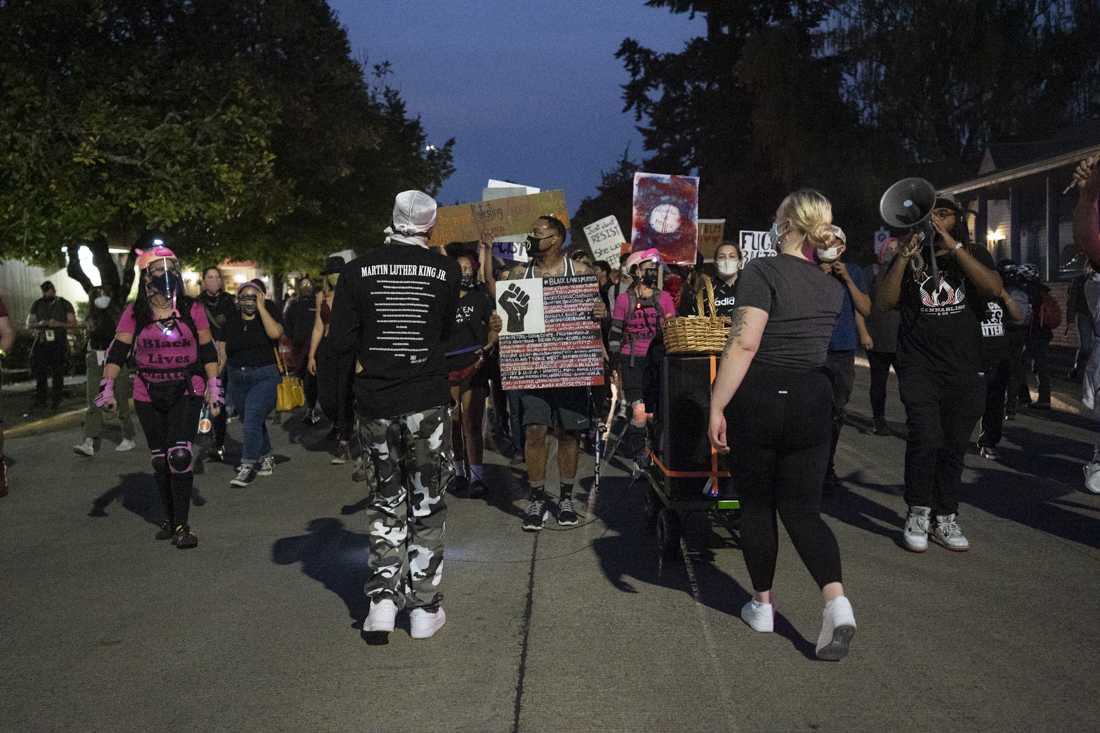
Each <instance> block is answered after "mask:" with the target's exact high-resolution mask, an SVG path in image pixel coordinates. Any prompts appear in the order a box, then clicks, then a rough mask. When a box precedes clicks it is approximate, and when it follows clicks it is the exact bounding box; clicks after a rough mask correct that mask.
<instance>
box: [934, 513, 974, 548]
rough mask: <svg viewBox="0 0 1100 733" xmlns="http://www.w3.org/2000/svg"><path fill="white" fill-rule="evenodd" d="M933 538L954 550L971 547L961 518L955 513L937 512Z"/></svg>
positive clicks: (937, 542) (938, 543)
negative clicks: (960, 521)
mask: <svg viewBox="0 0 1100 733" xmlns="http://www.w3.org/2000/svg"><path fill="white" fill-rule="evenodd" d="M932 540H933V541H934V542H935V543H936V544H937V545H943V546H944V547H946V548H947V549H949V550H953V551H954V552H966V551H967V550H969V549H970V540H968V539H966V535H964V534H963V531H962V527H960V526H959V520H958V518H957V517H956V515H954V514H937V515H936V524H935V526H934V527H932Z"/></svg>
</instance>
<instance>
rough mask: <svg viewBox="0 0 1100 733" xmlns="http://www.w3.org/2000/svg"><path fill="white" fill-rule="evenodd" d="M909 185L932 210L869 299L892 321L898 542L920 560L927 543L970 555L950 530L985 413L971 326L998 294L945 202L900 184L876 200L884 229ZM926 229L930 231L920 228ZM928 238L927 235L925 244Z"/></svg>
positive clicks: (917, 216) (958, 533)
mask: <svg viewBox="0 0 1100 733" xmlns="http://www.w3.org/2000/svg"><path fill="white" fill-rule="evenodd" d="M914 181H915V182H917V184H918V186H919V187H922V188H924V189H926V194H927V195H926V197H925V201H927V200H931V207H927V206H925V207H917V208H923V211H919V210H918V211H916V212H913V216H914V219H913V221H912V222H911V224H912V225H913V226H914V228H913V230H912V231H911V232H910V233H909V234H908V235H906V236H904V237H903V238H902V240H901V244H900V247H899V249H898V253H897V256H896V257H895V258H894V261H893V263H892V264H891V266H890V269H889V271H888V272H887V274H886V277H885V278H883V280H882V282H881V284H880V285H879V287H878V290H877V291H876V293H875V308H876V309H877V310H880V311H888V310H892V309H894V308H897V309H898V310H899V311H900V312H901V325H900V328H899V330H898V344H897V364H896V367H895V368H896V369H897V372H898V385H899V392H900V394H901V401H902V403H903V404H904V405H905V413H906V423H907V432H908V435H907V438H906V446H905V503H906V504H908V506H909V511H908V515H907V517H906V520H905V528H904V530H903V534H902V539H903V543H904V546H905V548H906V549H908V550H911V551H913V552H924V551H925V550H927V549H928V538H929V536H931V537H932V539H933V541H935V542H937V543H938V544H940V545H942V546H944V547H946V548H947V549H949V550H954V551H959V552H961V551H964V550H968V549H970V542H969V541H968V540H967V538H966V535H964V534H963V531H962V529H961V527H960V526H959V522H958V509H959V496H958V495H959V485H960V483H961V481H962V470H963V455H964V454H965V452H966V448H967V446H968V445H969V442H970V433H971V431H972V430H973V428H974V424H975V423H976V422H977V421H978V418H980V417H981V415H982V412H983V409H984V406H985V394H986V388H985V375H984V373H983V363H982V335H981V328H980V323H981V319H982V315H983V314H984V313H985V311H986V309H987V307H986V306H987V301H988V300H989V299H994V298H1002V299H1004V298H1005V297H1006V296H1005V293H1004V285H1003V283H1002V282H1001V277H1000V275H998V274H997V270H996V267H995V265H994V263H993V258H992V257H990V255H989V253H988V252H987V251H986V250H985V249H984V248H981V247H974V246H971V244H970V238H969V234H968V232H967V226H966V219H965V213H964V211H963V208H962V206H961V205H960V204H959V202H958V201H957V200H956V199H955V198H954V197H953V196H951V195H949V194H943V193H941V194H936V193H935V192H934V189H933V188H932V186H931V184H928V182H927V181H922V180H921V179H905V180H904V181H901V182H899V184H895V186H894V187H891V190H890V191H887V193H886V195H884V196H883V202H882V213H883V218H884V219H886V220H887V223H890V224H894V225H896V224H897V223H898V222H899V221H902V222H904V221H905V217H906V214H904V213H903V214H901V215H898V216H892V214H894V213H895V212H893V211H891V210H890V208H891V206H893V204H894V202H895V201H897V200H899V199H900V200H902V203H901V204H900V205H901V206H903V207H904V206H907V207H914V206H915V205H914V199H920V198H921V194H922V193H925V192H922V191H920V190H918V191H917V195H913V193H912V191H910V192H909V195H907V196H905V197H895V198H894V199H891V192H892V191H894V190H895V188H896V187H897V186H900V185H902V184H905V183H908V182H914ZM925 224H930V225H931V226H930V229H926V228H924V226H923V225H925ZM929 232H930V235H929Z"/></svg>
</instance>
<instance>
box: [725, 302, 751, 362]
mask: <svg viewBox="0 0 1100 733" xmlns="http://www.w3.org/2000/svg"><path fill="white" fill-rule="evenodd" d="M732 318H733V325H731V326H730V335H729V338H727V339H726V348H725V349H723V350H722V353H723V354H727V353H729V351H730V349H732V348H733V345H734V343H736V342H737V340H738V339H739V338H741V334H742V333H744V332H745V321H746V318H745V309H744V308H736V309H734V311H733V316H732Z"/></svg>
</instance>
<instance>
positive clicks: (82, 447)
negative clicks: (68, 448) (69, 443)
mask: <svg viewBox="0 0 1100 733" xmlns="http://www.w3.org/2000/svg"><path fill="white" fill-rule="evenodd" d="M73 452H75V453H79V454H80V455H82V456H89V457H90V456H94V455H95V441H94V440H92V439H91V438H85V439H84V442H83V443H77V444H76V445H74V446H73Z"/></svg>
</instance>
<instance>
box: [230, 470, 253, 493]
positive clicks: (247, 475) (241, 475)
mask: <svg viewBox="0 0 1100 733" xmlns="http://www.w3.org/2000/svg"><path fill="white" fill-rule="evenodd" d="M255 480H256V469H255V468H253V467H252V466H241V467H240V468H238V469H237V475H236V476H235V477H234V478H233V480H232V481H230V482H229V485H230V486H236V487H237V488H240V489H243V488H244V487H246V486H248V485H249V484H250V483H252V482H253V481H255Z"/></svg>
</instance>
